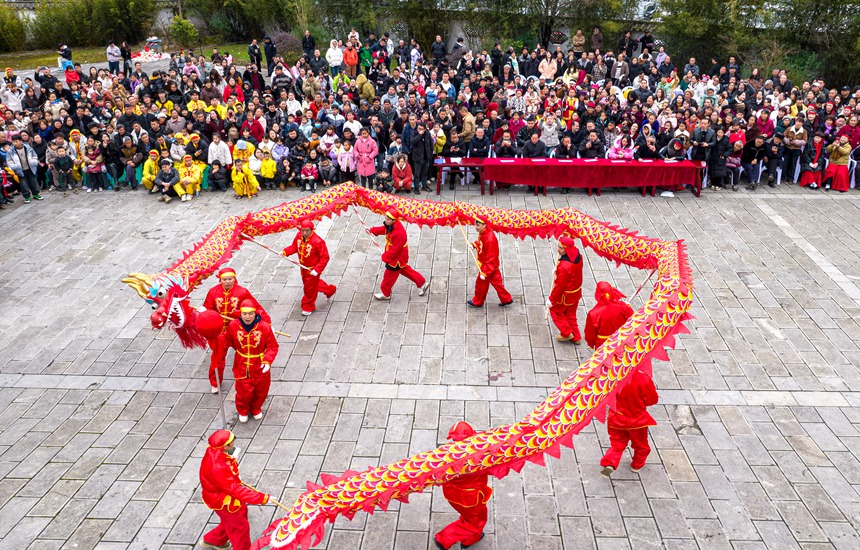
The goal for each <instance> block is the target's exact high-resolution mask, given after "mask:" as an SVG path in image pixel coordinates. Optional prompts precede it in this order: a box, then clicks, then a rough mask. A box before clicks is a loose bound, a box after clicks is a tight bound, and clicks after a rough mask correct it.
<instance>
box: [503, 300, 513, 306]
mask: <svg viewBox="0 0 860 550" xmlns="http://www.w3.org/2000/svg"><path fill="white" fill-rule="evenodd" d="M513 303H514V301H513V300H511V301H510V302H502V303H500V304H499V307H508V306H509V305H511V304H513Z"/></svg>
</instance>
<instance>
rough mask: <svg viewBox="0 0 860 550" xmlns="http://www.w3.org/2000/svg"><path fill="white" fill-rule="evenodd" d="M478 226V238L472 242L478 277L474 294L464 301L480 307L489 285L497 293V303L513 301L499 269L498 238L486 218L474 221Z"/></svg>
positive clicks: (504, 303) (506, 304)
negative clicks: (475, 255)
mask: <svg viewBox="0 0 860 550" xmlns="http://www.w3.org/2000/svg"><path fill="white" fill-rule="evenodd" d="M475 227H477V228H478V240H477V241H475V242H473V243H472V246H473V247H474V248H475V252H476V254H477V262H478V270H479V271H478V277H477V278H476V279H475V295H474V296H473V297H472V299H471V300H469V301H468V302H466V303H467V304H469V305H470V306H472V307H481V306H482V305H484V300H485V299H486V298H487V291H488V290H489V288H490V285H493V288H494V289H495V290H496V294H498V295H499V305H500V306H502V307H505V306H509V305H511V304H512V303H514V298H513V296H511V293H510V292H508V291H507V290H506V289H505V282H504V281H503V280H502V271H501V269H499V239H498V238H497V237H496V234H495V233H494V232H493V230H492V229H490V227H489V226H488V225H487V219H486V218H479V219H478V221H477V222H476V223H475Z"/></svg>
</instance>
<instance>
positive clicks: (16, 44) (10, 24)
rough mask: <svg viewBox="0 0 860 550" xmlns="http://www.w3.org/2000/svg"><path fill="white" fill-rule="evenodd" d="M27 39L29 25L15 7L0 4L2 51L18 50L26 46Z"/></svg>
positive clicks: (0, 47) (0, 42) (0, 45)
mask: <svg viewBox="0 0 860 550" xmlns="http://www.w3.org/2000/svg"><path fill="white" fill-rule="evenodd" d="M26 40H27V26H26V25H25V23H24V21H23V20H22V19H21V17H20V16H19V15H18V12H17V11H15V8H12V7H9V6H5V5H3V6H0V51H3V52H12V51H18V50H20V49H22V48H23V47H24V45H25V44H26Z"/></svg>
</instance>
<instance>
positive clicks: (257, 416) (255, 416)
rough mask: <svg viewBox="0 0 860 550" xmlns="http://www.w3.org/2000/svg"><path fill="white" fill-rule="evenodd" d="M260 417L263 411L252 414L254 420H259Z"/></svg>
mask: <svg viewBox="0 0 860 550" xmlns="http://www.w3.org/2000/svg"><path fill="white" fill-rule="evenodd" d="M261 418H263V413H260V414H255V415H254V420H259V419H261Z"/></svg>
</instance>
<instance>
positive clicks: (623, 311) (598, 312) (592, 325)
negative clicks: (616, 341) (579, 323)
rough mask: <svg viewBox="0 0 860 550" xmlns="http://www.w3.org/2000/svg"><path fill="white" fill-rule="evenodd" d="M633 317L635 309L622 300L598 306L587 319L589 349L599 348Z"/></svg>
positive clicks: (586, 332) (592, 309)
mask: <svg viewBox="0 0 860 550" xmlns="http://www.w3.org/2000/svg"><path fill="white" fill-rule="evenodd" d="M631 315H633V308H632V307H630V305H629V304H626V303H624V302H622V301H620V300H618V301H615V302H609V303H608V304H597V305H596V306H594V307H593V308H591V311H589V312H588V317H586V319H585V342H586V343H587V344H588V346H589V347H592V348H595V349H596V348H599V347H600V346H601V345H603V342H605V341H606V339H607V338H609V337H610V336H611V335H612V333H613V332H615V331H616V330H618V329H619V328H621V325H623V324H624V323H626V322H627V319H629V318H630V316H631Z"/></svg>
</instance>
